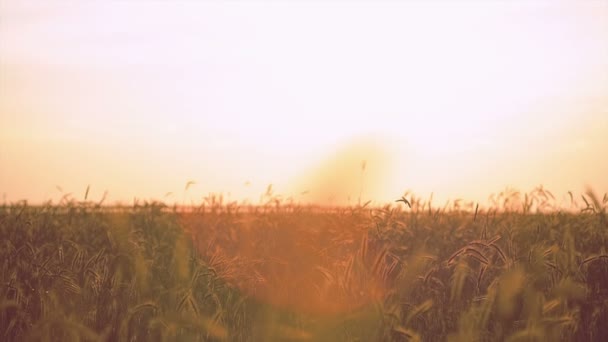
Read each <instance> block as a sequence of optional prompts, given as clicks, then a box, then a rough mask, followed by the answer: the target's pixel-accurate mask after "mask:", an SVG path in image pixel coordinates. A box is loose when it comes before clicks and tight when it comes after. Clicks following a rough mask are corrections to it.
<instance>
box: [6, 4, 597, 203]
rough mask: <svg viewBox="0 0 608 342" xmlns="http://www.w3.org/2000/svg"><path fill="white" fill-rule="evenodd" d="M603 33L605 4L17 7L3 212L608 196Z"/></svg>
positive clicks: (10, 44)
mask: <svg viewBox="0 0 608 342" xmlns="http://www.w3.org/2000/svg"><path fill="white" fill-rule="evenodd" d="M607 32H608V2H606V1H591V0H589V1H557V0H552V1H515V2H507V1H450V2H447V1H420V2H417V1H404V2H389V1H387V2H379V1H356V2H354V1H327V2H320V1H319V2H304V1H288V2H282V3H281V2H274V1H271V2H239V1H234V2H219V1H205V2H203V1H52V2H44V4H41V3H39V2H28V1H22V0H2V1H0V195H3V198H4V199H6V201H16V200H20V199H28V200H29V201H30V202H41V201H44V200H48V199H54V200H57V199H58V198H60V197H61V194H60V193H59V191H58V190H57V189H56V186H57V185H59V186H61V187H62V188H63V189H64V190H65V192H72V193H73V194H74V196H75V197H76V198H81V197H82V196H83V194H84V191H85V189H86V187H87V185H89V184H90V185H91V197H92V198H93V199H99V198H101V196H102V194H103V193H104V191H106V190H107V191H108V192H109V197H108V201H124V202H130V201H132V199H133V198H134V197H137V198H140V199H153V198H154V199H163V200H166V201H169V202H172V201H178V202H182V201H184V200H186V201H188V202H189V201H191V200H193V201H195V202H200V200H201V199H202V197H203V196H205V195H207V194H208V193H211V192H224V193H230V199H233V200H241V199H245V198H250V199H252V200H253V201H257V199H258V198H259V195H260V194H262V193H263V192H264V190H265V189H266V186H267V185H268V184H270V183H272V184H274V188H275V191H276V192H277V193H281V194H284V196H285V197H287V196H290V195H294V197H295V198H296V200H301V201H304V202H306V201H320V202H324V201H326V200H327V198H329V197H331V198H333V199H334V201H335V202H336V203H345V202H347V198H348V197H349V196H350V198H351V203H354V202H356V199H357V197H358V196H359V194H360V193H361V196H362V198H363V199H364V200H367V199H372V200H375V201H377V202H382V201H389V200H394V199H396V198H399V197H400V196H401V194H403V192H404V191H405V190H408V189H410V190H413V191H414V192H415V193H417V194H419V195H420V196H422V197H428V195H430V193H431V192H433V193H434V198H435V199H437V201H438V202H441V201H444V200H445V199H447V198H467V199H471V200H484V199H486V198H487V196H488V195H489V194H490V193H493V192H498V191H501V190H502V189H504V188H505V187H507V186H511V187H516V188H519V189H521V190H523V191H527V190H530V189H532V188H533V187H535V186H537V185H539V184H544V186H545V187H546V188H548V189H551V190H553V191H554V192H556V193H565V192H566V191H568V190H572V191H575V192H580V191H583V190H584V187H585V185H590V186H592V187H593V188H594V189H596V191H597V192H600V193H604V192H607V191H608V176H607V175H608V158H606V157H605V155H606V152H605V151H607V150H608V134H606V132H608V95H607V94H608V33H607ZM361 160H367V165H366V170H365V172H362V170H361V163H360V161H361ZM189 180H195V181H197V184H196V185H194V186H192V187H191V188H190V189H189V190H188V192H187V193H185V194H184V191H183V189H184V185H185V183H186V182H187V181H189ZM246 182H247V185H245V183H246ZM305 190H308V191H309V192H308V193H307V194H305V195H300V192H302V191H305ZM167 192H173V194H172V195H171V196H168V197H164V196H165V194H166V193H167Z"/></svg>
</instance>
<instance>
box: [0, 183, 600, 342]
mask: <svg viewBox="0 0 608 342" xmlns="http://www.w3.org/2000/svg"><path fill="white" fill-rule="evenodd" d="M570 200H571V203H570V204H571V205H570V206H569V207H568V208H561V207H560V206H557V205H556V204H554V203H555V202H556V201H555V199H554V198H553V196H552V195H551V193H549V192H548V191H546V190H543V189H542V188H539V189H537V190H535V191H534V192H532V193H530V194H527V195H520V194H519V193H516V192H511V193H502V194H500V195H499V196H497V197H496V198H495V201H494V206H493V207H490V208H480V207H478V206H476V205H474V204H473V203H464V202H458V201H457V202H453V203H449V204H447V205H445V206H443V207H434V206H431V205H430V203H428V202H425V201H423V200H420V199H417V198H416V197H414V196H412V195H410V194H406V196H404V197H403V198H402V199H401V200H400V201H399V202H398V203H391V204H388V205H386V206H384V207H371V206H369V205H358V206H353V207H342V208H320V207H312V206H304V205H296V204H292V203H286V202H283V201H280V199H277V198H267V201H266V202H265V203H261V204H260V205H256V206H244V205H238V204H236V203H223V202H222V201H221V200H220V199H219V198H216V197H211V198H207V199H206V200H205V201H204V202H203V203H201V204H200V205H198V206H195V207H191V208H188V210H185V208H179V207H170V206H167V205H164V204H162V203H157V202H152V203H142V204H137V203H136V204H134V205H133V206H129V207H114V208H110V207H104V206H101V205H100V204H99V203H94V202H90V201H87V202H78V201H75V200H70V199H69V198H64V200H63V201H62V202H61V203H58V204H50V203H49V204H48V205H45V206H30V205H28V204H27V203H13V204H5V205H3V206H1V207H0V236H1V239H0V340H3V341H221V340H228V341H292V340H307V341H308V340H310V341H463V342H465V341H467V342H468V341H605V340H607V338H608V325H607V324H606V322H608V252H607V251H606V247H607V246H608V244H607V243H606V241H607V240H608V224H607V216H606V206H607V204H608V196H606V195H604V196H603V197H601V196H596V195H594V194H593V193H591V192H588V193H587V194H584V195H582V196H581V195H579V196H578V197H577V196H572V197H570Z"/></svg>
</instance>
